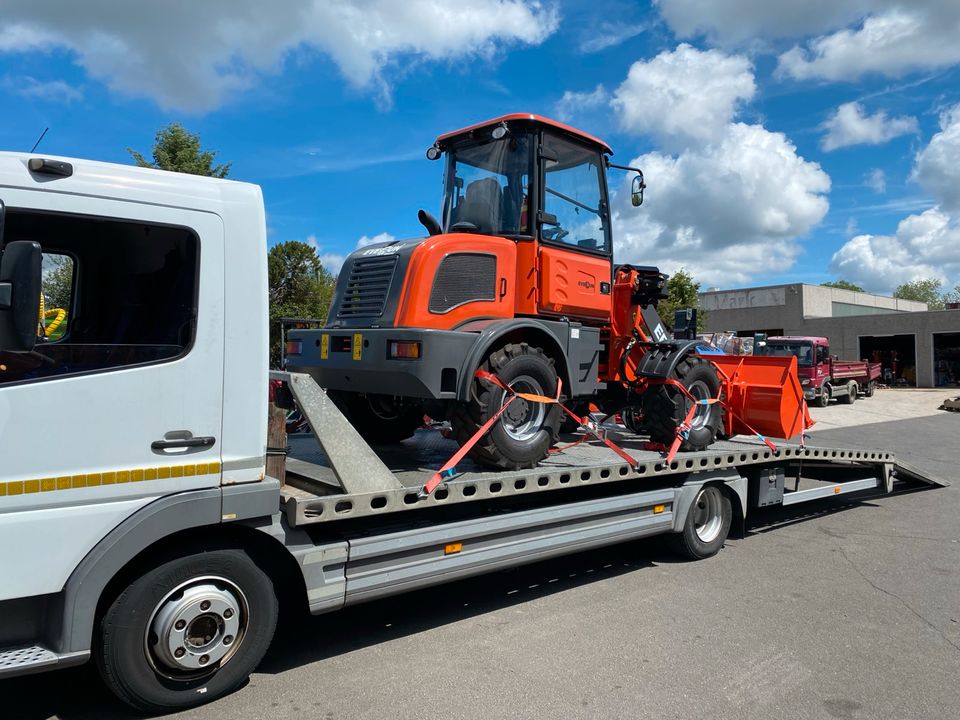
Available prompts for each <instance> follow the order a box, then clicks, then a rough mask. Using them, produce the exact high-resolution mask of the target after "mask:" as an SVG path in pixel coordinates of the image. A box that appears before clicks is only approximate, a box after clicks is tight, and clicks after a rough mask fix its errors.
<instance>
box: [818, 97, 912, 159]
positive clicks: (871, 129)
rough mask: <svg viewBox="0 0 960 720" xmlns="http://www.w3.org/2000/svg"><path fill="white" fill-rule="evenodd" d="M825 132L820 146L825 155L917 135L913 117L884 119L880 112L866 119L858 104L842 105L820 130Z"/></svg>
mask: <svg viewBox="0 0 960 720" xmlns="http://www.w3.org/2000/svg"><path fill="white" fill-rule="evenodd" d="M821 127H822V129H824V130H826V131H827V134H826V135H824V137H823V139H822V140H821V141H820V146H821V147H822V148H823V149H824V150H826V151H827V152H829V151H831V150H837V149H839V148H844V147H849V146H850V145H880V144H882V143H885V142H887V141H888V140H892V139H893V138H895V137H897V136H899V135H907V134H910V133H916V132H917V119H916V118H914V117H907V116H901V117H895V118H888V117H887V114H886V113H885V112H883V111H882V110H881V111H879V112H876V113H874V114H873V115H867V114H865V113H864V108H863V105H861V104H860V103H858V102H848V103H844V104H843V105H841V106H840V107H838V108H837V110H836V112H834V114H833V115H831V116H830V117H829V118H828V119H827V121H826V122H825V123H823V125H822V126H821Z"/></svg>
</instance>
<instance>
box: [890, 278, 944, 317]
mask: <svg viewBox="0 0 960 720" xmlns="http://www.w3.org/2000/svg"><path fill="white" fill-rule="evenodd" d="M942 287H943V283H942V282H940V281H939V280H936V279H934V278H924V279H922V280H913V281H912V282H907V283H903V285H900V286H899V287H898V288H897V289H896V290H894V291H893V296H894V297H895V298H899V299H900V300H916V301H917V302H922V303H926V304H927V307H928V308H930V309H931V310H943V295H941V292H940V291H941V288H942Z"/></svg>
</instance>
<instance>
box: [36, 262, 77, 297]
mask: <svg viewBox="0 0 960 720" xmlns="http://www.w3.org/2000/svg"><path fill="white" fill-rule="evenodd" d="M41 287H42V288H43V300H44V303H45V304H46V307H47V309H48V310H49V309H51V308H62V309H64V310H69V309H70V295H71V290H72V288H73V260H72V259H71V258H70V257H69V256H67V255H56V254H44V256H43V280H42V284H41Z"/></svg>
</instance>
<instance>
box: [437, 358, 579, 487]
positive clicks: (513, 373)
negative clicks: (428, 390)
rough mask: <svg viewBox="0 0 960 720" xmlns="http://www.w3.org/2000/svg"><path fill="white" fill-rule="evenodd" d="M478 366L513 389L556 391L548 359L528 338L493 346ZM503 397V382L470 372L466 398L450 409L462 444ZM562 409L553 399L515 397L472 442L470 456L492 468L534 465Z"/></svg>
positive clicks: (500, 404) (505, 396)
mask: <svg viewBox="0 0 960 720" xmlns="http://www.w3.org/2000/svg"><path fill="white" fill-rule="evenodd" d="M480 369H481V370H485V371H487V372H489V373H493V374H494V375H496V376H497V377H498V378H500V380H502V381H503V382H504V383H506V384H507V385H509V386H510V387H511V388H513V389H514V390H515V391H517V392H523V393H529V394H533V395H545V396H547V397H552V396H553V395H554V394H555V393H556V391H557V371H556V370H555V369H554V366H553V360H551V359H550V358H549V357H547V356H546V354H545V353H544V352H543V350H541V349H540V348H538V347H531V346H530V345H528V344H527V343H516V344H508V345H504V346H503V347H501V348H499V349H497V350H494V351H493V352H492V353H490V354H489V355H488V356H487V359H486V360H485V361H484V362H483V364H482V365H481V366H480ZM508 399H509V395H508V393H507V392H506V391H505V390H503V389H502V388H499V387H497V386H496V385H494V384H492V383H489V382H486V381H482V380H480V379H479V378H475V379H474V381H473V383H472V385H471V387H470V400H469V401H468V402H466V403H459V404H458V405H457V406H455V408H454V409H453V411H452V413H451V418H450V424H451V426H452V428H453V433H454V437H456V439H457V442H458V443H460V445H465V444H466V443H467V442H468V441H469V440H470V438H472V437H473V436H474V434H476V433H477V432H478V431H479V430H480V428H481V427H483V425H484V423H486V422H487V421H488V420H489V419H490V418H491V417H493V416H494V415H496V413H497V412H498V411H499V410H500V408H501V407H503V404H504V403H505V402H506V401H507V400H508ZM562 414H563V411H562V410H561V409H560V407H559V406H558V405H556V404H544V403H534V402H530V401H527V400H524V399H522V398H517V399H515V400H514V401H513V402H512V403H510V407H508V408H507V409H506V411H505V412H504V413H503V414H502V415H501V416H500V419H499V420H498V421H497V422H495V423H494V424H493V427H491V428H490V430H489V431H488V432H487V433H486V435H484V436H483V437H482V438H480V440H479V441H477V443H476V445H474V446H473V448H472V449H471V451H470V457H471V458H472V459H473V460H474V461H475V462H477V463H479V464H481V465H484V466H487V467H491V468H497V469H506V470H519V469H521V468H532V467H535V466H536V464H537V463H538V462H540V461H541V460H543V459H544V458H545V457H547V454H548V453H549V451H550V447H551V446H552V445H553V444H554V443H555V442H556V440H557V433H558V432H559V430H560V423H561V420H562V417H561V415H562Z"/></svg>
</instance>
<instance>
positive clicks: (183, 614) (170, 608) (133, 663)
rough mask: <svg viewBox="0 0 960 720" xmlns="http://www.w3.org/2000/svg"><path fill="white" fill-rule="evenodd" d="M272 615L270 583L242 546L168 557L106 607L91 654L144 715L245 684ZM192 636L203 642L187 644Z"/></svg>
mask: <svg viewBox="0 0 960 720" xmlns="http://www.w3.org/2000/svg"><path fill="white" fill-rule="evenodd" d="M204 602H207V603H208V605H207V607H204V605H203V603H204ZM207 611H208V612H207ZM277 612H278V604H277V596H276V593H275V591H274V587H273V583H272V582H271V580H270V578H269V577H268V576H267V575H266V574H265V573H264V572H263V571H262V570H260V568H259V567H257V565H256V564H254V562H253V561H252V560H251V559H250V557H249V556H248V555H247V554H246V553H245V552H244V551H242V550H240V549H234V548H231V549H219V550H212V551H210V552H200V553H196V554H192V555H181V556H178V557H172V558H170V559H167V560H166V561H164V562H162V563H161V564H159V565H157V566H156V567H154V568H153V569H151V570H148V571H146V572H145V573H143V574H142V575H140V576H139V577H137V578H135V579H134V580H133V581H132V582H131V583H130V584H129V585H127V587H126V588H124V589H123V591H122V592H121V593H120V594H119V595H118V596H117V598H116V599H115V600H114V601H113V602H112V603H111V604H110V605H109V606H108V607H107V609H106V612H105V613H104V615H103V618H102V619H101V621H100V625H99V636H98V639H97V642H96V643H95V646H94V655H95V659H96V662H97V666H98V668H99V669H100V674H101V676H102V677H103V679H104V682H105V683H106V684H107V686H108V687H109V688H110V689H111V690H112V691H113V692H114V693H115V694H116V695H117V696H118V697H119V698H120V699H121V700H123V701H124V702H125V703H127V704H128V705H130V706H132V707H134V708H136V709H138V710H141V711H144V712H149V713H159V712H169V711H172V710H181V709H184V708H189V707H194V706H196V705H201V704H203V703H207V702H210V701H212V700H215V699H216V698H219V697H221V696H223V695H226V694H228V693H230V692H232V691H234V690H236V689H237V688H238V687H239V686H240V685H241V684H243V683H244V682H245V681H246V679H247V678H248V677H249V676H250V673H251V672H253V670H254V669H255V668H256V666H257V665H258V664H259V662H260V660H261V659H262V658H263V655H264V653H266V651H267V648H268V647H269V645H270V641H271V640H272V639H273V633H274V630H275V629H276V625H277ZM181 622H184V623H187V624H186V625H185V629H182V628H183V627H184V626H181ZM191 633H192V634H193V637H194V642H195V643H199V642H202V641H203V640H207V641H208V642H207V644H206V645H202V646H199V647H194V646H192V645H191V643H190V640H189V638H190V634H191ZM164 638H165V639H166V641H165V642H164ZM187 648H189V649H188V650H187V652H185V653H182V652H181V651H182V650H184V649H187ZM173 653H176V654H177V655H176V657H174V655H173ZM177 658H180V659H179V660H178V659H177ZM204 658H206V660H204Z"/></svg>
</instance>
